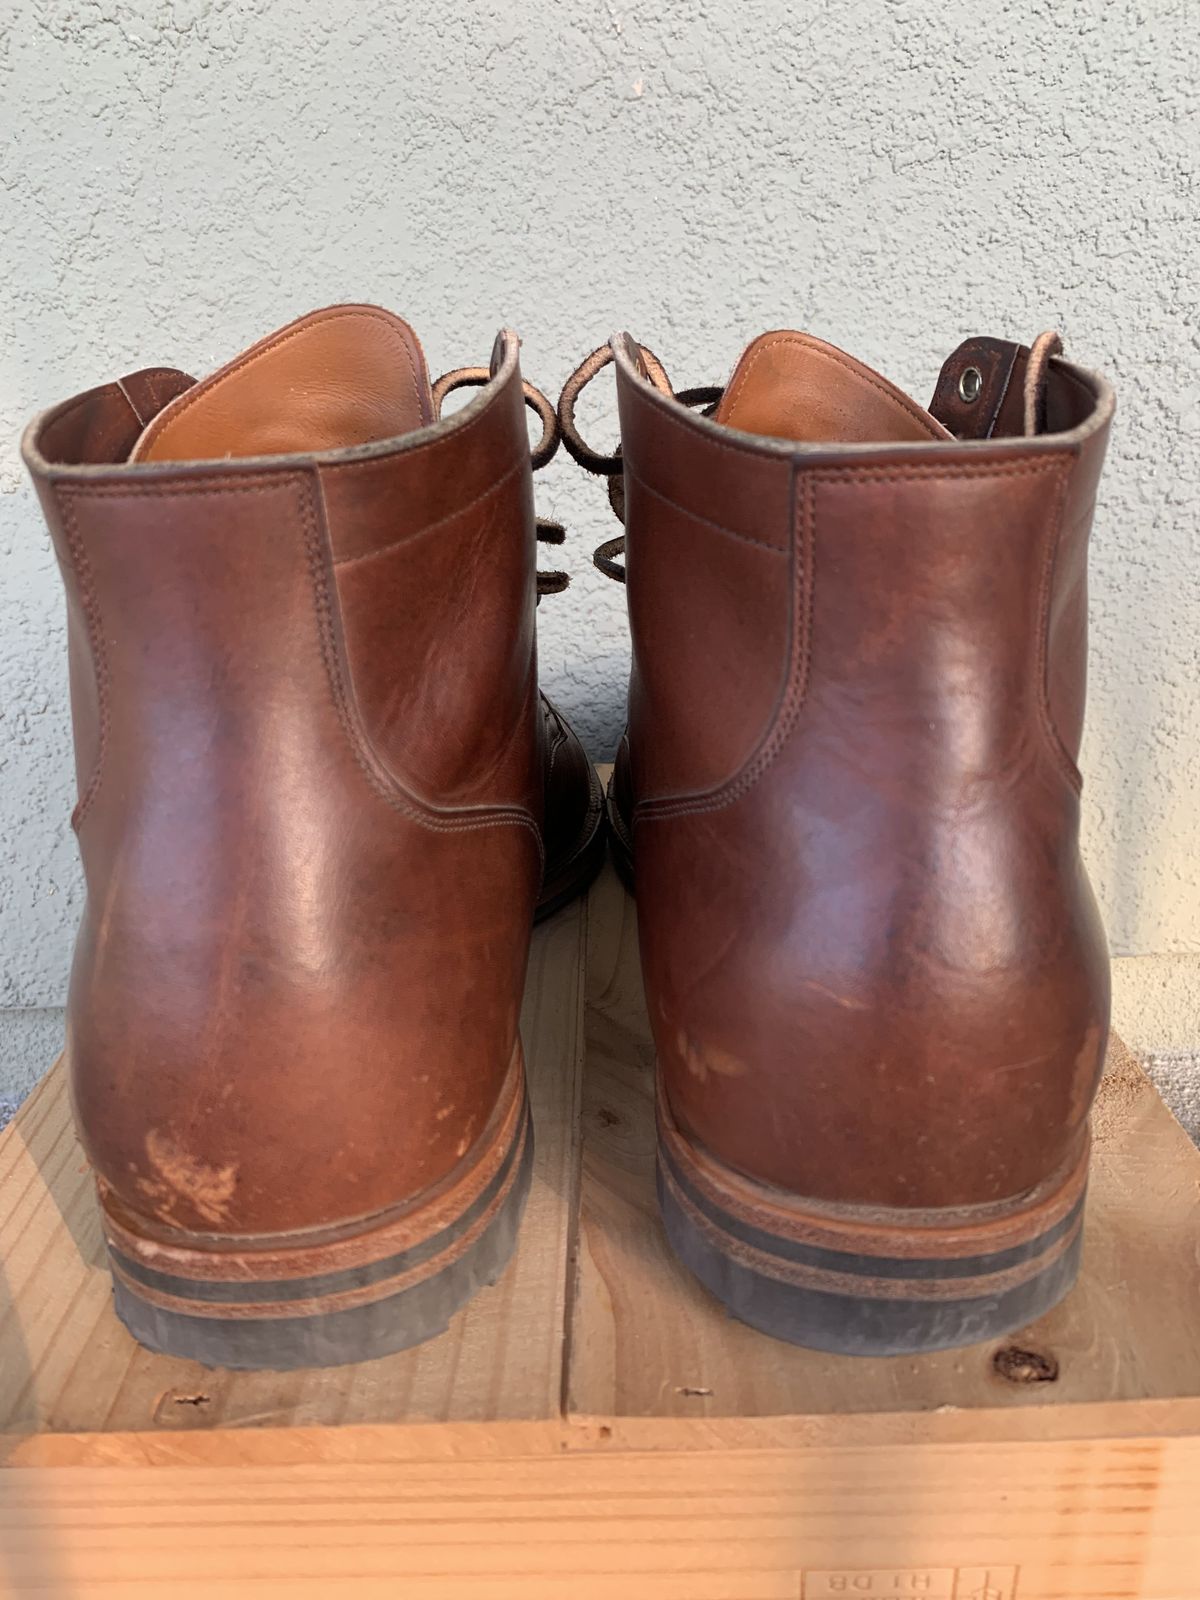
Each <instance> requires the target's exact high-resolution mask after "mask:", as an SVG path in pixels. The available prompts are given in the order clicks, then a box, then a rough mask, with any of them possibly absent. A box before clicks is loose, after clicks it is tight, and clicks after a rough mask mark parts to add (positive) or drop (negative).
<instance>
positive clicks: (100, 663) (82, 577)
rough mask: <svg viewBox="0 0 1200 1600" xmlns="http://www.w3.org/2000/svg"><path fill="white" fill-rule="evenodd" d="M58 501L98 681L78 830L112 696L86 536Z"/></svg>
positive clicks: (97, 779)
mask: <svg viewBox="0 0 1200 1600" xmlns="http://www.w3.org/2000/svg"><path fill="white" fill-rule="evenodd" d="M54 495H55V499H56V500H57V501H58V507H59V511H60V513H61V515H62V520H63V531H64V533H65V534H66V536H67V550H68V553H69V555H70V557H71V566H72V568H73V569H74V574H75V582H76V585H77V587H78V590H79V600H80V604H81V606H82V607H83V622H84V629H85V631H86V633H87V641H88V654H89V656H90V657H91V663H92V676H93V677H94V678H95V681H96V722H97V737H96V758H95V761H94V762H93V764H92V770H91V773H90V774H89V776H88V780H87V783H86V784H85V786H84V788H83V791H82V793H81V794H80V796H79V799H78V800H77V801H76V804H75V809H74V811H73V812H72V813H71V826H72V827H73V828H74V829H75V830H76V831H78V829H79V826H80V824H81V823H82V821H83V819H84V817H86V816H87V814H88V812H89V811H90V810H91V808H92V802H93V801H94V800H95V798H96V796H97V794H98V793H99V792H100V783H101V779H102V776H103V772H104V757H105V753H106V751H107V749H108V736H109V729H110V727H111V723H112V699H111V695H110V693H109V671H108V651H107V649H106V648H105V644H104V628H103V625H102V623H101V620H100V603H99V601H98V600H97V598H96V582H95V575H94V574H93V572H92V565H91V562H90V561H89V560H88V558H87V552H86V551H85V550H84V547H83V536H82V535H81V534H80V532H79V525H78V523H77V522H76V520H75V507H74V504H73V498H74V497H73V496H72V495H71V494H69V493H65V494H64V493H63V492H61V491H60V490H59V489H57V488H56V489H55V491H54Z"/></svg>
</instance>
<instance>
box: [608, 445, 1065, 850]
mask: <svg viewBox="0 0 1200 1600" xmlns="http://www.w3.org/2000/svg"><path fill="white" fill-rule="evenodd" d="M1072 460H1073V456H1072V455H1071V454H1070V453H1067V452H1063V451H1056V452H1053V453H1051V452H1046V453H1045V454H1044V455H1042V456H1041V457H1040V458H1039V459H1037V460H1033V461H1019V462H1011V463H1009V462H997V461H992V462H983V463H981V464H979V465H976V464H975V463H971V462H964V463H961V464H960V465H958V466H955V467H951V468H946V467H944V466H941V465H938V464H937V463H932V462H931V463H916V464H914V465H912V466H905V467H895V466H892V465H882V466H877V467H875V466H849V465H848V466H845V467H829V466H825V467H813V468H808V469H805V468H804V467H803V466H802V465H800V466H798V467H797V468H796V471H797V474H798V475H799V476H800V477H801V479H802V483H801V485H800V497H799V499H800V505H799V515H798V516H797V518H796V524H797V531H798V538H797V539H796V542H797V543H799V544H801V546H802V559H801V561H800V562H799V563H797V576H798V577H800V576H801V573H802V572H806V573H807V595H806V596H805V597H804V602H803V606H804V609H803V618H804V621H803V629H802V634H803V637H802V640H801V641H800V642H799V645H800V647H799V649H797V647H796V641H795V640H794V641H793V647H792V652H791V653H792V665H791V669H790V671H789V681H788V686H787V688H786V690H785V692H784V696H783V698H782V700H781V701H780V704H779V708H778V710H777V713H776V717H775V719H774V721H773V724H772V726H771V727H769V728H768V729H767V732H766V734H765V735H764V738H763V741H762V743H761V744H760V746H759V749H758V751H757V752H756V753H755V754H754V755H752V756H751V757H750V759H749V762H748V763H747V764H746V765H745V766H744V767H743V768H742V769H741V770H740V771H739V772H737V773H736V774H735V775H734V776H733V777H732V778H730V779H729V780H728V781H727V782H725V783H724V784H721V785H720V786H719V787H717V788H716V789H712V790H709V791H707V792H706V793H703V794H699V795H696V796H694V797H692V798H691V799H686V800H671V801H666V802H658V801H654V800H647V801H643V802H642V803H641V804H639V805H638V806H637V807H636V808H635V810H634V820H635V821H639V822H641V821H645V822H659V821H669V820H671V819H672V818H675V817H681V816H691V815H696V814H702V813H706V812H711V811H721V810H723V809H724V808H725V807H726V806H729V805H732V804H734V802H735V801H738V800H740V799H742V798H743V796H744V795H746V794H748V793H749V791H750V790H751V789H752V788H753V787H754V785H755V784H756V783H757V782H758V780H759V779H760V778H761V777H762V775H763V773H764V772H766V771H767V770H768V768H769V767H770V766H771V764H772V763H773V762H774V760H775V758H776V757H777V756H778V754H779V752H780V750H782V748H783V746H784V745H785V744H786V742H787V740H788V737H789V736H790V734H791V732H792V730H793V728H794V727H795V726H796V723H797V721H798V720H799V715H800V711H801V709H802V706H803V703H804V698H805V696H806V693H807V688H808V672H809V663H810V656H811V649H812V618H813V592H814V588H815V506H814V498H815V495H814V490H815V486H816V485H817V484H821V483H830V484H845V483H855V482H859V481H863V480H869V481H870V482H872V483H889V482H901V481H905V480H908V479H920V478H930V479H942V480H946V481H954V480H955V479H962V478H967V479H972V480H974V479H979V478H989V477H1002V478H1006V477H1022V476H1028V475H1030V474H1033V473H1046V472H1050V471H1056V472H1057V473H1058V475H1059V480H1060V493H1061V485H1063V484H1065V481H1066V475H1067V473H1068V472H1069V470H1070V465H1071V462H1072ZM1057 521H1058V516H1057V514H1056V515H1055V516H1053V517H1052V518H1051V520H1050V526H1051V528H1052V529H1053V528H1055V527H1056V524H1057ZM1039 604H1040V602H1039ZM799 609H800V608H799V607H798V606H796V607H795V609H794V616H795V614H796V613H798V612H799ZM793 628H795V621H793ZM1044 634H1045V629H1044V627H1041V626H1040V625H1039V636H1041V637H1044ZM1043 684H1044V673H1043ZM797 691H798V692H797ZM1037 698H1038V704H1039V722H1040V725H1041V726H1042V728H1043V731H1046V730H1047V729H1048V728H1049V727H1050V726H1051V724H1050V723H1049V717H1048V709H1049V708H1048V701H1047V698H1046V692H1045V688H1044V686H1043V687H1039V690H1038V696H1037ZM1054 742H1055V743H1057V742H1058V741H1057V734H1055V735H1054ZM1064 754H1065V752H1064ZM1061 761H1062V757H1061V755H1058V756H1056V764H1058V765H1059V766H1060V767H1061Z"/></svg>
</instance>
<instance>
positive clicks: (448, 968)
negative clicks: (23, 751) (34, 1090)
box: [26, 312, 542, 1233]
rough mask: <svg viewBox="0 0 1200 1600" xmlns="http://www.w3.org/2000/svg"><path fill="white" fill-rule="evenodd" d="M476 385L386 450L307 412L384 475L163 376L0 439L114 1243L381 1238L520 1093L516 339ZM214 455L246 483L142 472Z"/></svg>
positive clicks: (524, 507)
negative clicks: (10, 458) (16, 499)
mask: <svg viewBox="0 0 1200 1600" xmlns="http://www.w3.org/2000/svg"><path fill="white" fill-rule="evenodd" d="M339 315H343V313H342V312H339ZM363 315H364V316H369V317H373V316H374V315H375V314H374V313H366V312H364V313H363ZM313 320H317V323H318V328H319V327H320V323H319V319H309V322H310V323H311V322H312V321H313ZM387 320H388V321H389V322H392V321H394V319H387ZM288 333H289V330H285V336H286V335H288ZM285 336H276V341H280V340H281V339H282V338H283V337H285ZM272 344H273V341H266V342H265V346H264V347H259V350H260V351H262V350H263V349H264V348H265V347H270V346H272ZM254 354H255V352H251V356H253V355H254ZM239 366H240V363H235V364H234V366H233V367H232V368H230V369H227V371H228V372H230V373H235V372H236V371H237V370H238V368H239ZM494 366H495V371H494V374H493V377H492V381H491V382H490V383H489V384H488V385H487V387H486V388H485V389H484V390H483V391H482V392H481V394H480V395H479V396H478V398H476V399H475V400H474V401H473V402H472V403H471V404H469V405H468V406H466V407H465V408H464V409H463V410H462V411H460V412H458V413H457V414H456V415H455V416H454V417H453V418H451V419H449V420H448V421H446V422H442V423H432V422H428V421H426V420H425V417H424V415H423V414H422V407H421V405H420V404H419V403H414V405H413V406H412V407H410V409H412V410H413V414H412V415H411V416H409V415H408V414H407V411H405V413H404V415H402V416H399V415H398V416H393V417H388V416H386V415H385V416H384V417H383V418H382V420H381V416H380V405H381V403H382V402H381V401H380V398H379V394H378V393H376V392H375V390H376V389H377V388H378V386H377V385H376V386H374V388H373V386H372V383H371V381H370V374H368V377H367V379H366V380H360V379H355V380H354V382H353V384H352V385H351V386H350V388H349V390H348V391H347V392H346V393H342V392H340V391H339V392H336V393H335V394H334V396H333V400H332V401H331V404H332V405H333V406H334V408H335V410H336V415H335V417H334V419H333V421H332V422H331V424H330V427H331V429H333V430H334V431H336V432H337V433H339V434H340V435H341V436H343V437H344V436H345V434H346V429H347V416H348V415H350V414H351V413H353V411H354V408H355V407H358V408H359V409H360V410H362V409H365V411H366V413H367V414H366V416H365V417H364V419H363V421H362V424H361V425H362V428H363V432H364V433H369V432H370V431H372V430H374V429H378V428H381V427H385V426H393V427H394V426H396V425H398V424H399V423H403V422H411V423H412V431H409V432H407V433H405V434H403V435H402V436H400V437H391V438H388V439H387V440H386V441H384V442H382V443H379V442H369V441H364V442H362V443H354V444H350V445H349V446H346V447H343V448H339V449H333V448H327V449H323V450H320V451H317V452H313V451H308V452H298V451H297V450H296V449H295V448H294V444H295V439H294V437H293V436H290V435H289V434H288V433H287V431H286V430H284V432H283V433H280V432H278V431H277V432H276V433H275V434H274V435H269V436H266V437H263V438H260V439H257V440H256V439H255V438H254V435H253V431H252V428H253V419H254V417H255V416H256V415H260V414H261V412H260V411H256V409H255V407H254V406H253V405H251V406H250V409H249V410H248V411H247V412H246V413H245V415H244V416H243V415H240V414H239V413H238V409H237V406H236V405H234V406H232V408H231V411H230V415H229V416H226V417H220V416H218V417H216V418H215V420H214V418H213V408H212V407H211V406H206V405H204V404H203V403H202V401H201V400H200V399H197V401H196V402H195V403H194V404H193V402H192V391H191V390H190V389H189V387H188V383H189V380H187V379H186V378H185V377H184V376H183V375H182V374H167V375H163V374H159V375H157V376H154V375H147V374H139V375H137V376H136V377H134V378H133V379H127V380H124V381H123V383H122V384H119V385H111V386H108V387H107V388H106V389H102V390H98V391H92V392H91V393H90V394H88V395H86V396H82V397H80V398H79V399H78V400H77V401H74V402H70V403H68V405H66V406H64V407H60V408H58V410H56V411H54V412H51V413H49V414H48V415H47V416H46V417H44V418H42V419H40V420H39V422H37V423H36V424H34V426H33V428H32V429H31V431H30V433H29V435H28V436H27V440H26V459H27V462H28V465H29V467H30V470H31V471H32V473H33V475H34V478H35V480H36V482H37V486H38V492H39V494H40V496H41V498H42V503H43V506H44V508H45V511H46V516H47V521H48V523H49V525H50V528H51V533H52V536H53V538H54V542H55V547H56V550H57V553H58V557H59V561H60V564H61V566H62V570H63V577H64V583H65V585H66V589H67V595H68V614H69V631H70V658H71V679H72V705H73V714H74V720H75V729H76V749H77V761H78V770H79V784H80V788H79V805H78V807H77V811H76V816H75V822H76V826H77V829H78V833H79V842H80V849H81V853H82V857H83V861H84V868H85V875H86V879H87V887H88V901H87V908H86V911H85V914H84V919H83V925H82V928H81V931H80V936H79V942H78V945H77V949H76V959H75V964H74V969H73V976H72V986H71V995H70V1003H69V1024H68V1055H69V1060H70V1067H71V1073H72V1087H73V1093H74V1096H75V1102H76V1107H77V1111H78V1114H79V1121H80V1125H81V1130H82V1133H83V1136H84V1139H85V1143H86V1144H87V1146H88V1149H89V1153H90V1154H91V1156H92V1159H93V1161H94V1163H95V1165H96V1168H97V1171H98V1174H99V1176H100V1179H101V1181H102V1185H107V1186H108V1187H109V1190H110V1191H113V1192H115V1194H116V1195H117V1196H118V1197H120V1198H121V1199H122V1200H123V1202H124V1203H125V1204H127V1205H128V1207H129V1208H130V1209H131V1210H132V1211H133V1212H135V1213H137V1214H138V1215H140V1216H142V1217H144V1218H147V1217H148V1218H151V1219H154V1218H158V1219H161V1220H162V1221H163V1222H164V1224H166V1225H169V1226H172V1227H179V1228H187V1229H193V1230H198V1231H203V1230H205V1229H211V1228H217V1229H218V1230H219V1231H225V1232H251V1233H255V1232H268V1231H270V1230H272V1229H277V1228H285V1229H295V1228H304V1227H319V1226H323V1225H327V1224H329V1223H330V1222H332V1221H340V1220H341V1219H343V1218H345V1217H347V1216H356V1215H365V1214H368V1213H370V1212H372V1211H375V1210H379V1209H381V1208H385V1207H387V1206H390V1205H393V1204H395V1203H396V1202H397V1200H399V1199H402V1198H403V1197H404V1196H405V1195H407V1194H411V1193H415V1192H417V1191H418V1190H421V1189H423V1188H427V1187H428V1186H429V1185H430V1184H433V1183H436V1182H438V1181H439V1180H440V1179H442V1178H443V1177H444V1176H445V1175H446V1174H447V1173H448V1172H449V1171H450V1170H451V1169H452V1168H453V1167H454V1166H455V1164H456V1163H457V1162H458V1161H459V1160H460V1159H461V1158H462V1156H463V1154H464V1152H465V1151H466V1149H467V1148H468V1147H469V1146H471V1145H473V1143H474V1141H475V1140H476V1139H477V1138H478V1137H479V1136H480V1134H481V1130H482V1128H483V1127H484V1125H485V1123H486V1122H487V1120H488V1118H489V1116H490V1115H491V1114H492V1111H493V1108H494V1107H495V1106H496V1105H497V1103H498V1101H499V1099H500V1097H501V1092H502V1088H503V1086H504V1084H505V1083H506V1082H509V1081H510V1080H512V1076H513V1073H514V1072H516V1073H517V1075H518V1078H519V1043H518V1040H517V1007H518V1003H519V998H520V992H521V983H522V976H523V972H524V963H525V957H526V951H527V947H528V937H529V929H530V923H531V918H532V912H533V906H534V901H535V898H536V895H537V890H538V885H539V882H540V875H541V839H540V820H541V809H542V787H541V778H542V773H541V759H542V758H541V750H540V741H541V738H542V734H541V716H542V713H541V708H540V705H539V701H538V695H537V683H536V653H535V641H534V603H535V567H536V562H535V538H534V524H533V514H532V495H531V487H530V462H529V444H528V435H527V430H526V425H525V421H524V405H523V399H522V387H521V379H520V373H519V367H518V358H517V341H516V338H515V336H512V335H504V336H502V339H501V341H500V343H499V344H498V347H497V355H496V360H495V363H494ZM317 367H318V370H322V369H321V364H320V363H318V364H317ZM220 376H221V375H218V378H220ZM285 378H286V375H280V374H275V375H274V376H273V377H272V378H271V381H270V388H271V389H272V391H273V392H275V393H276V395H278V393H279V392H280V391H279V387H278V386H279V384H280V383H281V382H285ZM422 381H423V382H424V387H425V392H426V394H427V393H428V383H427V380H424V379H423V369H422ZM204 387H206V389H207V391H208V393H209V394H210V395H212V394H214V393H215V395H216V398H217V399H218V400H222V399H223V396H224V392H225V391H223V390H222V388H221V385H220V383H218V382H215V381H214V380H209V381H208V385H206V386H204ZM232 387H233V388H235V389H236V388H237V385H236V384H235V385H232ZM131 394H132V395H135V396H136V397H137V398H136V403H133V402H131V400H130V398H129V397H130V395H131ZM172 395H174V396H176V403H175V407H174V408H171V407H168V409H167V410H165V411H162V412H160V413H159V417H160V419H162V425H161V426H160V425H159V423H158V422H155V421H152V420H151V419H152V417H153V415H154V408H155V406H156V402H157V403H158V404H161V403H162V402H163V400H164V399H166V400H169V399H170V398H171V396H172ZM364 395H365V396H366V400H365V402H364ZM310 398H311V396H310ZM234 399H235V400H236V399H237V396H236V395H235V396H234ZM318 402H320V396H317V398H316V400H315V401H314V402H313V404H314V405H317V406H318V409H321V406H320V405H319V404H318ZM404 405H405V406H406V407H409V401H408V400H407V399H405V401H404ZM312 412H313V406H312V405H310V406H309V407H308V412H307V414H306V415H305V416H304V417H303V419H302V421H301V424H300V427H299V431H300V432H301V433H303V434H307V435H310V436H313V437H316V438H318V439H321V438H322V433H321V426H320V418H319V417H318V418H316V419H314V416H313V414H312ZM321 414H322V415H326V414H327V412H326V410H324V409H321ZM173 419H174V420H173ZM194 422H196V423H202V424H203V425H202V426H199V427H198V437H194V438H192V439H190V440H188V439H181V437H180V435H181V434H183V433H184V432H186V428H185V424H186V425H187V426H189V427H190V426H191V425H192V424H193V423H194ZM147 424H150V426H149V428H147ZM168 424H170V426H168ZM351 425H354V422H353V417H352V416H351ZM230 426H232V427H234V429H235V430H236V433H237V435H238V437H240V438H243V439H246V440H247V441H248V442H250V443H254V444H257V446H258V447H259V448H261V449H263V450H264V452H265V453H263V454H261V455H258V456H250V457H242V458H238V459H226V460H220V461H213V460H193V459H170V456H169V454H168V455H167V456H166V457H165V458H164V457H163V456H161V455H159V456H158V457H156V456H155V454H154V451H153V450H152V449H150V448H149V445H152V444H153V443H154V442H155V441H156V440H157V444H158V449H159V451H168V452H169V451H171V450H174V451H178V452H179V453H180V454H181V455H185V454H186V451H188V450H191V449H194V448H201V449H210V448H213V446H212V444H211V439H212V438H213V437H214V433H213V430H214V429H216V428H218V427H220V428H224V429H226V430H227V429H228V428H229V427H230ZM206 429H207V430H208V431H207V432H206V431H205V430H206ZM135 440H136V441H138V442H137V443H136V444H135ZM281 445H282V446H284V447H286V449H287V452H288V453H286V454H279V453H270V452H271V451H273V450H276V448H277V447H279V446H281ZM131 449H132V451H133V460H132V462H131V461H130V460H129V455H130V451H131ZM465 993H469V994H470V996H471V1003H470V1004H464V998H463V997H464V994H465ZM514 1062H515V1063H516V1064H515V1066H514ZM384 1130H385V1131H386V1136H384V1135H383V1131H384Z"/></svg>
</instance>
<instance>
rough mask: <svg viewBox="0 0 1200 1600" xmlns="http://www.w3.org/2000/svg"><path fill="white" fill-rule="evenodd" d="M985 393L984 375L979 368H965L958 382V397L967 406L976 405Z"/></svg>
mask: <svg viewBox="0 0 1200 1600" xmlns="http://www.w3.org/2000/svg"><path fill="white" fill-rule="evenodd" d="M982 393H983V373H982V372H980V370H979V368H978V367H964V368H963V370H962V375H961V377H960V378H959V380H958V397H959V399H960V400H962V401H965V403H966V404H967V405H974V403H975V401H976V400H978V399H979V396H980V395H981V394H982Z"/></svg>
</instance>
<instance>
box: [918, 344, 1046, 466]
mask: <svg viewBox="0 0 1200 1600" xmlns="http://www.w3.org/2000/svg"><path fill="white" fill-rule="evenodd" d="M1061 351H1062V340H1061V339H1060V338H1059V336H1058V334H1057V333H1054V332H1049V333H1042V334H1039V335H1038V337H1037V338H1036V339H1035V340H1034V341H1033V344H1032V345H1030V346H1026V345H1023V344H1014V343H1013V342H1012V341H1011V340H1009V339H988V338H977V339H966V340H964V342H963V343H962V344H960V345H959V347H958V349H957V350H955V351H954V353H953V355H951V356H950V357H948V359H947V360H946V363H945V365H944V366H943V367H942V370H941V372H940V373H939V374H938V381H937V387H936V389H935V390H934V394H933V399H932V400H931V401H930V402H929V411H930V415H931V416H933V417H935V418H936V419H937V421H938V422H940V423H941V424H942V426H943V427H944V428H947V429H949V431H950V432H951V433H952V434H953V435H954V436H955V438H957V439H1014V438H1021V437H1022V436H1024V437H1025V438H1032V437H1033V436H1034V435H1036V434H1038V433H1041V432H1042V431H1043V429H1044V428H1045V426H1046V381H1047V378H1048V376H1049V366H1050V358H1051V357H1052V356H1056V355H1059V354H1060V353H1061Z"/></svg>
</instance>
